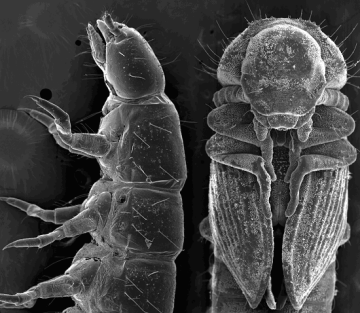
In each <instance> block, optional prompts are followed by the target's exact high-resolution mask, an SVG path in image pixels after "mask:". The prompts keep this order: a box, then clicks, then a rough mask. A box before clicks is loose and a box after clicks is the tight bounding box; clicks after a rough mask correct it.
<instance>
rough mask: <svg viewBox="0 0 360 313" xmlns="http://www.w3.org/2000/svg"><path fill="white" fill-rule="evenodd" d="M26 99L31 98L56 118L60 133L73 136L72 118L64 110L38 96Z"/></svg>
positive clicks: (29, 96)
mask: <svg viewBox="0 0 360 313" xmlns="http://www.w3.org/2000/svg"><path fill="white" fill-rule="evenodd" d="M24 98H30V99H31V100H33V101H35V103H36V104H37V105H38V106H39V107H41V108H43V109H44V110H45V111H47V112H49V113H50V114H51V115H52V116H53V117H54V118H55V121H54V122H55V124H56V126H57V130H58V131H61V132H62V133H64V134H69V133H70V134H71V124H70V117H69V114H67V113H66V112H65V111H64V110H62V109H60V108H59V107H58V106H57V105H56V104H53V103H51V102H50V101H47V100H45V99H42V98H40V97H37V96H32V95H28V96H25V97H24ZM59 127H60V129H59Z"/></svg>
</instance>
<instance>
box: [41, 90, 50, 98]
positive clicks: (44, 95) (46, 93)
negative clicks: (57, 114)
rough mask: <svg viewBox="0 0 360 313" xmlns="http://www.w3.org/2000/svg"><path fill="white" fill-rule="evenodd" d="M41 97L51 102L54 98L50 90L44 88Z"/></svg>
mask: <svg viewBox="0 0 360 313" xmlns="http://www.w3.org/2000/svg"><path fill="white" fill-rule="evenodd" d="M40 97H41V98H43V99H45V100H50V99H51V98H52V92H51V90H50V89H48V88H44V89H42V90H41V91H40Z"/></svg>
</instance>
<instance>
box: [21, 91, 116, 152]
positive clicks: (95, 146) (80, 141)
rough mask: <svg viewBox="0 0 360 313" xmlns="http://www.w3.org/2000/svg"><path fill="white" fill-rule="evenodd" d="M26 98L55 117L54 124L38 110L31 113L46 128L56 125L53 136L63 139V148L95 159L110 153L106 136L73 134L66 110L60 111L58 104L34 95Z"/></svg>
mask: <svg viewBox="0 0 360 313" xmlns="http://www.w3.org/2000/svg"><path fill="white" fill-rule="evenodd" d="M24 98H30V99H31V100H33V101H35V102H36V104H37V105H38V106H40V107H41V108H43V109H44V110H45V111H47V112H48V113H50V114H51V115H52V116H53V117H54V119H55V120H54V121H53V122H52V121H50V119H49V118H47V117H46V116H44V114H42V113H40V112H37V113H36V110H33V111H30V113H31V114H33V115H34V118H35V119H38V120H39V122H40V123H45V126H46V125H49V124H50V127H52V126H51V123H54V124H55V126H56V130H57V134H56V135H55V131H54V133H53V134H54V137H55V139H56V136H58V137H59V138H60V139H61V141H62V144H61V143H59V145H60V146H61V147H64V145H65V148H67V149H68V150H72V149H74V150H78V151H80V152H83V153H85V154H86V156H93V157H103V156H105V155H106V154H107V153H108V152H109V151H110V148H111V145H110V142H109V141H108V140H107V139H106V137H105V136H104V135H100V134H82V133H80V134H72V133H71V124H70V117H69V115H68V114H67V113H66V112H65V111H64V110H62V109H60V108H59V107H58V106H57V105H56V104H54V103H51V102H50V101H47V100H45V99H42V98H40V97H37V96H33V95H29V96H25V97H24ZM24 111H27V110H24ZM48 129H49V128H48ZM52 131H53V130H49V132H52ZM75 152H76V151H75Z"/></svg>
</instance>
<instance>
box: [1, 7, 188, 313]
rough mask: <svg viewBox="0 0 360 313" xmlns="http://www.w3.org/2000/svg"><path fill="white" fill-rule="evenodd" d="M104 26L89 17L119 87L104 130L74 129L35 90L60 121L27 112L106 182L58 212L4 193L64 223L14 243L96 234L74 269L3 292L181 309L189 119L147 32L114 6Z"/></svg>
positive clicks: (40, 243)
mask: <svg viewBox="0 0 360 313" xmlns="http://www.w3.org/2000/svg"><path fill="white" fill-rule="evenodd" d="M97 27H98V29H99V30H100V31H99V32H97V31H96V30H95V28H94V27H93V26H92V25H91V24H88V27H87V33H88V37H89V40H90V46H91V52H92V56H93V59H94V61H95V62H96V64H97V65H98V66H99V67H100V68H101V69H102V71H103V73H104V80H105V83H106V85H107V87H108V89H109V92H110V95H109V97H108V99H107V100H106V102H105V104H104V106H103V109H102V112H103V115H104V117H103V118H102V119H101V124H100V127H99V131H98V133H97V134H82V133H75V134H73V133H72V132H71V125H70V119H69V116H68V114H67V113H66V112H64V111H63V110H62V109H60V108H59V107H58V106H56V105H55V104H53V103H51V102H49V101H46V100H44V99H41V98H39V97H36V96H27V97H29V98H30V99H32V100H34V101H35V102H36V103H37V104H38V105H39V106H40V107H42V108H43V109H45V110H46V111H47V112H49V113H50V114H51V115H52V116H53V118H54V119H53V118H50V117H49V116H48V115H46V114H43V113H41V112H38V111H36V110H27V112H28V113H29V114H30V115H31V116H32V117H33V118H34V119H36V120H37V121H39V122H40V123H42V124H44V125H45V126H47V127H48V130H49V132H50V133H51V134H52V135H53V136H54V138H55V139H56V142H57V143H58V144H59V145H60V146H61V147H63V148H65V149H68V150H69V151H70V152H73V153H77V154H81V155H83V156H87V157H95V158H96V159H97V161H98V163H99V165H100V168H101V173H102V177H101V179H100V180H98V181H97V182H96V183H95V184H94V185H93V186H92V188H91V190H90V192H89V195H88V198H87V199H86V200H85V201H84V202H83V203H82V204H81V205H74V206H71V207H63V208H57V209H55V210H54V211H46V210H43V209H41V208H39V207H38V206H36V205H34V204H30V203H27V202H25V201H22V200H19V199H15V198H1V200H3V201H6V202H7V203H8V204H10V205H13V206H14V207H17V208H19V209H20V210H22V211H24V212H26V213H27V215H29V216H33V217H37V218H40V219H42V220H43V221H47V222H52V223H55V224H61V226H60V227H58V228H56V229H55V230H54V231H53V232H51V233H49V234H46V235H40V236H38V237H37V238H27V239H20V240H17V241H15V242H12V243H10V244H8V245H7V246H6V247H5V248H11V247H17V248H20V247H38V248H42V247H44V246H47V245H49V244H51V243H52V242H54V241H56V240H61V239H63V238H65V237H74V236H77V235H79V234H83V233H87V232H90V234H91V235H92V238H93V240H92V242H91V243H89V244H86V245H85V246H84V247H83V248H82V249H80V250H79V251H78V253H77V254H76V256H75V257H74V259H73V262H72V265H71V267H70V268H69V269H68V270H67V271H66V272H65V274H64V275H62V276H60V277H56V278H54V279H51V280H49V281H46V282H42V283H40V284H38V285H36V286H34V287H32V288H30V289H29V290H28V291H26V292H23V293H17V294H16V295H6V294H0V301H1V302H0V307H3V308H31V307H32V306H33V305H34V304H35V301H36V299H38V298H54V297H70V296H71V297H72V299H73V300H74V302H75V303H76V306H74V307H72V308H69V309H67V310H65V311H66V312H68V313H70V312H72V313H80V312H82V313H90V312H99V313H100V312H104V313H105V312H125V311H126V312H149V313H150V312H154V313H155V312H156V313H159V312H161V313H168V312H172V311H173V306H174V304H173V303H174V296H175V294H174V293H175V276H176V267H175V264H174V260H175V258H176V257H177V255H178V254H179V253H180V252H181V250H182V245H183V240H184V225H183V211H182V199H181V195H180V191H181V189H182V187H183V185H184V183H185V180H186V175H187V173H186V164H185V155H184V148H183V141H182V137H181V133H180V121H179V116H178V113H177V111H176V109H175V106H174V104H173V103H172V102H171V101H170V99H169V98H168V97H167V96H166V95H165V93H164V87H165V78H164V73H163V71H162V68H161V65H160V63H159V61H158V59H157V58H156V56H155V54H154V52H153V51H152V49H151V47H150V46H149V44H148V43H147V41H146V40H145V39H144V38H143V37H142V36H141V35H140V33H138V32H137V31H136V30H135V29H133V28H129V27H127V26H126V25H125V24H122V23H118V22H115V21H113V20H112V18H111V16H110V15H109V14H108V13H105V14H104V16H103V17H102V18H101V19H98V20H97ZM101 35H102V36H103V38H102V37H101ZM65 311H64V312H65Z"/></svg>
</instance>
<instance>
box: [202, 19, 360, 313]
mask: <svg viewBox="0 0 360 313" xmlns="http://www.w3.org/2000/svg"><path fill="white" fill-rule="evenodd" d="M346 75H347V68H346V63H345V61H344V58H343V56H342V54H341V52H340V50H339V48H338V47H337V46H336V45H335V43H334V42H333V41H332V40H331V39H330V38H329V37H327V36H326V35H325V34H324V33H323V32H322V31H321V29H320V27H318V26H317V25H316V24H315V23H313V22H310V21H306V20H302V19H290V18H279V19H277V18H269V19H262V20H256V21H254V22H252V23H250V24H249V27H248V28H247V29H246V30H245V31H244V32H243V33H241V34H240V35H239V36H238V37H236V38H235V39H234V40H233V41H232V42H231V43H230V45H229V46H228V47H227V48H226V49H225V51H224V54H223V56H222V57H221V60H220V63H219V66H218V68H217V78H218V80H219V82H220V83H221V85H222V86H223V88H222V89H221V90H220V91H218V92H216V93H215V95H214V98H213V101H214V103H215V105H216V107H217V108H215V109H214V110H213V111H212V112H210V114H209V115H208V125H209V127H210V128H211V129H212V130H214V131H215V132H216V134H215V135H213V136H212V137H211V138H210V139H209V140H208V142H207V145H206V151H207V154H208V155H209V156H210V158H211V159H212V161H211V168H210V187H209V189H210V190H209V216H208V217H207V218H205V219H204V220H203V222H202V224H201V227H200V230H201V233H202V234H203V236H204V237H205V238H207V239H208V240H210V241H211V242H212V243H213V244H214V256H215V263H214V265H213V268H212V283H211V288H212V308H211V312H212V313H230V312H234V313H235V312H237V313H238V312H253V311H258V312H268V310H269V308H270V309H271V310H275V309H277V310H280V311H281V312H295V310H301V311H302V312H317V313H318V312H331V307H332V301H333V297H334V293H335V256H336V251H337V248H338V247H339V245H341V244H343V243H345V242H346V241H347V240H348V239H349V236H350V227H349V225H348V224H347V220H346V218H347V209H348V208H347V207H348V198H347V190H348V179H349V165H350V164H352V163H353V162H355V160H356V149H355V148H354V147H353V146H352V145H351V144H350V143H349V142H348V140H347V138H346V137H347V136H349V135H350V134H351V133H352V132H353V131H354V128H355V122H354V120H353V119H352V117H351V116H350V115H348V114H347V113H345V111H346V110H347V108H348V105H349V101H348V98H347V97H346V96H345V95H344V94H342V93H341V92H340V91H339V90H340V89H341V88H342V87H343V86H344V85H345V83H346V80H347V76H346ZM240 290H241V291H240Z"/></svg>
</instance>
